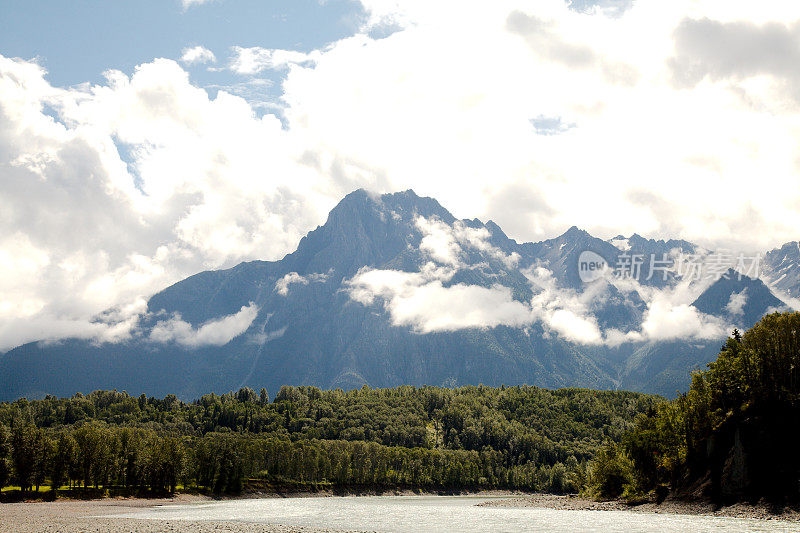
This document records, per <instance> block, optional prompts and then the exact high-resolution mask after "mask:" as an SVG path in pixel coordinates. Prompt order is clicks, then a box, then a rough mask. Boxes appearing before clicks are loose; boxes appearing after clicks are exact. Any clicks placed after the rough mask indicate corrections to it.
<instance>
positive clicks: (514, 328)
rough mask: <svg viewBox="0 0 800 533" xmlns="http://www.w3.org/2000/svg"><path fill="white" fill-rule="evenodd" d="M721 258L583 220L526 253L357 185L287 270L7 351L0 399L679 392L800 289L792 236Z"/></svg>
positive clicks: (190, 281)
mask: <svg viewBox="0 0 800 533" xmlns="http://www.w3.org/2000/svg"><path fill="white" fill-rule="evenodd" d="M721 257H722V256H721V255H719V254H716V253H715V252H713V251H709V250H705V249H703V248H701V247H699V246H696V245H694V244H692V243H690V242H687V241H682V240H668V241H663V240H652V239H646V238H643V237H641V236H639V235H636V234H635V235H632V236H630V237H624V236H621V235H620V236H618V237H615V238H613V239H610V240H603V239H599V238H595V237H593V236H592V235H590V234H589V233H587V232H585V231H583V230H581V229H579V228H576V227H573V228H570V229H569V230H567V231H566V232H565V233H564V234H563V235H561V236H559V237H556V238H554V239H549V240H545V241H541V242H537V243H518V242H516V241H515V240H513V239H511V238H509V237H508V236H507V235H506V234H505V233H503V231H502V229H501V228H500V227H499V226H498V225H497V224H495V223H494V222H492V221H488V222H486V223H483V222H481V221H480V220H478V219H473V220H457V219H456V218H455V217H454V216H453V215H452V214H451V213H450V212H448V211H447V210H446V209H445V208H444V207H442V206H441V205H440V204H439V203H438V202H437V201H436V200H434V199H432V198H425V197H420V196H418V195H416V194H415V193H414V192H413V191H410V190H409V191H405V192H399V193H393V194H384V195H381V196H379V195H375V194H371V193H368V192H366V191H363V190H358V191H355V192H353V193H351V194H349V195H347V196H346V197H345V198H344V199H343V200H342V201H341V202H340V203H339V204H338V205H337V206H336V207H335V208H334V209H333V210H332V211H331V212H330V214H329V216H328V219H327V221H326V222H325V224H324V225H322V226H320V227H318V228H316V229H315V230H313V231H311V232H310V233H309V234H308V235H306V236H305V237H304V238H303V239H302V240H301V241H300V243H299V244H298V247H297V249H296V251H294V252H293V253H290V254H288V255H287V256H285V257H284V258H283V259H281V260H279V261H251V262H245V263H241V264H239V265H237V266H235V267H233V268H230V269H227V270H216V271H208V272H201V273H198V274H196V275H194V276H191V277H189V278H187V279H185V280H183V281H180V282H178V283H176V284H174V285H172V286H170V287H167V288H166V289H164V290H163V291H161V292H159V293H158V294H155V295H154V296H152V297H151V298H150V299H149V301H148V304H147V312H146V313H144V314H143V315H141V316H140V317H139V320H138V324H137V326H136V328H135V329H134V331H133V333H132V335H131V336H130V337H129V338H127V339H125V340H122V341H119V342H114V343H110V342H104V343H102V342H99V341H92V340H81V339H66V340H62V341H58V342H33V343H29V344H26V345H23V346H19V347H17V348H15V349H13V350H10V351H9V352H7V353H5V354H4V355H2V356H0V399H4V400H9V399H15V398H18V397H21V396H27V397H41V396H44V395H47V394H53V395H60V396H63V395H71V394H74V393H75V392H88V391H91V390H95V389H118V390H127V392H129V393H131V394H139V393H145V394H148V395H155V396H164V395H166V394H170V393H173V394H177V395H178V396H179V397H182V398H194V397H198V396H200V395H202V394H206V393H209V392H218V393H219V392H226V391H229V390H234V389H237V388H239V387H243V386H249V387H252V388H256V389H258V388H261V387H266V388H267V390H268V391H270V393H272V394H274V393H275V391H276V390H277V389H278V388H279V387H280V386H281V385H284V384H289V385H300V384H309V385H316V386H319V387H322V388H337V387H341V388H345V389H349V388H358V387H362V386H364V385H368V386H371V387H389V386H396V385H401V384H410V385H425V384H431V385H443V386H458V385H465V384H480V383H483V384H486V385H501V384H505V385H516V384H531V385H537V386H541V387H550V388H554V387H591V388H598V389H628V390H636V391H644V392H651V393H658V394H663V395H666V396H673V395H675V394H676V392H678V391H680V390H685V389H686V387H687V386H688V380H689V371H690V370H694V369H700V368H703V366H704V365H705V364H706V363H707V362H708V361H710V360H712V359H713V358H714V356H715V355H716V353H717V351H718V350H719V346H720V344H721V343H722V342H723V340H724V338H725V337H726V336H727V335H728V334H730V331H731V330H732V328H734V327H738V328H747V327H749V326H751V325H752V324H753V323H755V322H756V321H757V320H758V319H759V318H760V317H761V316H763V315H764V314H765V313H767V312H770V311H774V310H782V309H788V308H789V305H787V303H786V302H790V301H791V299H792V298H794V297H795V296H797V295H798V294H800V247H798V243H788V244H786V245H784V246H783V247H782V248H780V249H778V250H773V251H770V252H768V253H766V254H765V255H764V258H763V262H762V264H761V270H762V271H761V272H757V273H755V274H754V272H750V271H748V272H743V270H744V268H743V265H742V261H741V259H742V258H741V257H739V258H738V259H739V261H738V265H737V261H735V259H736V258H735V257H734V258H731V257H727V256H726V261H727V262H726V261H722V260H721Z"/></svg>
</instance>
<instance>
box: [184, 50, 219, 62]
mask: <svg viewBox="0 0 800 533" xmlns="http://www.w3.org/2000/svg"><path fill="white" fill-rule="evenodd" d="M181 61H182V62H184V63H186V64H187V65H196V64H198V63H215V62H216V61H217V57H216V56H215V55H214V52H212V51H211V50H209V49H208V48H206V47H204V46H199V45H198V46H192V47H191V48H184V49H183V52H181Z"/></svg>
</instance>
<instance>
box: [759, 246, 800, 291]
mask: <svg viewBox="0 0 800 533" xmlns="http://www.w3.org/2000/svg"><path fill="white" fill-rule="evenodd" d="M761 269H762V272H763V275H764V277H765V278H766V279H767V280H768V282H769V284H770V285H771V286H772V287H774V288H775V289H776V290H778V291H780V292H782V293H785V294H788V295H789V296H791V297H792V298H800V242H798V241H793V242H787V243H786V244H784V245H783V246H781V247H780V248H776V249H774V250H770V251H769V252H767V253H766V254H764V262H763V264H762V265H761Z"/></svg>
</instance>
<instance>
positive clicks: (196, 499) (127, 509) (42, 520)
mask: <svg viewBox="0 0 800 533" xmlns="http://www.w3.org/2000/svg"><path fill="white" fill-rule="evenodd" d="M211 501H214V500H213V499H211V498H208V497H206V496H196V495H188V494H180V495H176V496H175V497H173V498H160V499H142V498H104V499H102V500H60V501H55V502H19V503H6V504H0V517H2V518H0V532H6V531H7V532H14V533H38V532H44V533H51V532H52V533H55V532H58V533H61V532H67V533H72V532H75V533H77V532H81V533H84V532H86V533H89V532H92V533H94V532H97V533H100V532H109V531H110V532H120V533H122V532H132V533H156V532H162V531H188V532H191V533H212V532H214V533H217V532H222V531H225V532H231V533H257V532H258V533H334V531H333V530H325V529H316V528H304V527H293V526H281V525H267V524H249V523H244V522H229V521H226V522H220V521H206V520H203V521H187V520H153V519H136V518H130V517H129V516H128V517H125V518H120V517H116V516H112V515H120V514H126V515H131V514H132V515H134V516H135V514H136V513H137V512H143V511H145V510H150V509H152V508H153V507H154V506H168V505H180V504H192V503H204V502H211Z"/></svg>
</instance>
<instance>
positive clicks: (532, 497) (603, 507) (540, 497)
mask: <svg viewBox="0 0 800 533" xmlns="http://www.w3.org/2000/svg"><path fill="white" fill-rule="evenodd" d="M478 505H480V506H489V507H517V508H518V507H533V508H536V507H538V508H545V509H563V510H570V511H633V512H642V513H668V514H685V515H706V516H719V517H727V518H752V519H759V520H786V521H792V522H800V510H798V509H791V508H787V509H781V510H776V509H774V508H772V507H771V506H770V505H769V504H767V503H763V502H760V503H758V504H755V505H752V504H748V503H736V504H733V505H729V506H725V507H718V506H715V505H713V504H712V503H709V502H703V501H684V500H675V499H667V500H665V501H663V502H661V503H653V502H647V503H637V504H630V503H627V502H624V501H619V500H612V501H595V500H590V499H586V498H582V497H580V496H575V495H564V496H562V495H556V494H529V495H525V496H521V497H513V498H506V499H502V500H494V501H489V502H484V503H480V504H478Z"/></svg>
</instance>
